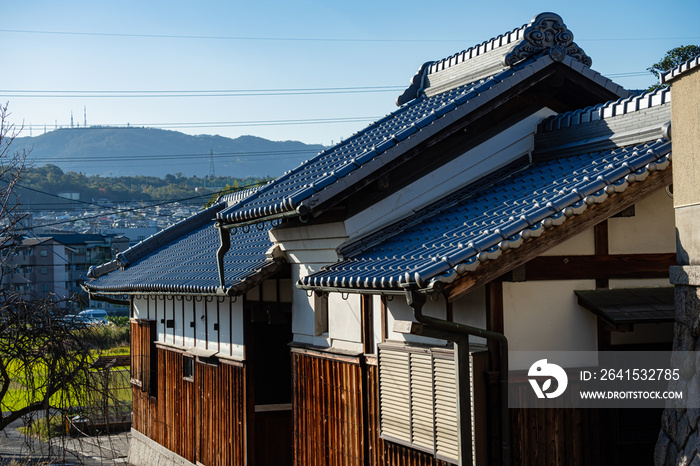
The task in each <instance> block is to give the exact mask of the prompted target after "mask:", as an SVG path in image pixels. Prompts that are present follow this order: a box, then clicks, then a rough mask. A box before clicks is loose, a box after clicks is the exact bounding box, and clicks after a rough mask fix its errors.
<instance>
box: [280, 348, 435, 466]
mask: <svg viewBox="0 0 700 466" xmlns="http://www.w3.org/2000/svg"><path fill="white" fill-rule="evenodd" d="M292 367H293V378H294V384H293V385H294V393H293V403H294V454H295V462H294V464H295V465H297V466H326V465H333V466H350V465H357V466H364V465H366V464H367V465H371V466H384V465H395V466H447V465H448V464H449V463H446V462H443V461H439V460H436V459H435V458H434V457H433V456H432V455H430V454H427V453H423V452H420V451H417V450H414V449H411V448H408V447H405V446H402V445H397V444H394V443H391V442H387V441H385V440H383V439H381V438H379V406H378V401H377V400H378V392H377V367H376V365H373V364H366V363H365V362H364V357H343V356H338V355H332V354H325V355H324V354H323V353H320V352H319V353H315V352H312V351H308V350H306V351H293V353H292Z"/></svg>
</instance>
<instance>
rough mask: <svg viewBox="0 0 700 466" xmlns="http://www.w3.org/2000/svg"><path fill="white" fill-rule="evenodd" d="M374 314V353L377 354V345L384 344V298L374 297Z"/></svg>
mask: <svg viewBox="0 0 700 466" xmlns="http://www.w3.org/2000/svg"><path fill="white" fill-rule="evenodd" d="M372 312H373V313H372V321H373V322H372V337H373V338H372V339H373V340H374V348H372V353H374V354H377V345H378V344H379V343H381V342H382V297H381V296H379V295H375V296H372Z"/></svg>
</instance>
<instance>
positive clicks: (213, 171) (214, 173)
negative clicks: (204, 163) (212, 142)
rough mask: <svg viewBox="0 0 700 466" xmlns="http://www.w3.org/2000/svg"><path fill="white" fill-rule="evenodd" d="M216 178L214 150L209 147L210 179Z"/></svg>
mask: <svg viewBox="0 0 700 466" xmlns="http://www.w3.org/2000/svg"><path fill="white" fill-rule="evenodd" d="M214 178H216V171H215V170H214V151H213V150H211V149H209V179H211V180H213V179H214Z"/></svg>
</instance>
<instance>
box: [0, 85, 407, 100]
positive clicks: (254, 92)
mask: <svg viewBox="0 0 700 466" xmlns="http://www.w3.org/2000/svg"><path fill="white" fill-rule="evenodd" d="M405 88H406V86H373V87H370V86H365V87H344V88H333V87H329V88H322V87H320V88H309V89H246V90H235V89H233V90H202V91H157V90H150V91H138V90H137V91H112V90H96V91H90V90H36V89H0V95H3V96H5V97H39V98H54V97H58V98H69V97H70V98H74V97H80V98H101V99H102V98H120V99H122V98H138V99H141V98H168V97H264V96H285V95H295V96H296V95H328V94H363V93H377V92H398V91H402V90H403V89H405Z"/></svg>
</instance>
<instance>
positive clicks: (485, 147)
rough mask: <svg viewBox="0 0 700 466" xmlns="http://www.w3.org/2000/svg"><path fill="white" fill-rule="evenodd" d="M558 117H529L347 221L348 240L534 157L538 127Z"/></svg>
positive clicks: (546, 112) (538, 114) (540, 114)
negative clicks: (519, 161)
mask: <svg viewBox="0 0 700 466" xmlns="http://www.w3.org/2000/svg"><path fill="white" fill-rule="evenodd" d="M554 113H555V112H553V111H551V110H549V109H547V108H544V109H542V110H539V111H538V112H535V113H533V114H532V115H530V116H528V117H525V118H524V119H523V120H521V121H520V122H518V123H516V124H514V125H512V126H511V127H509V128H508V129H506V130H505V131H502V132H501V133H499V134H498V135H496V136H494V137H493V138H491V139H489V140H487V141H485V142H483V143H482V144H480V145H478V146H477V147H475V148H474V149H472V150H470V151H468V152H466V153H465V154H463V155H461V156H459V157H457V158H456V159H455V160H452V161H450V162H448V163H446V164H445V165H443V166H441V167H440V168H438V169H437V170H434V171H433V172H431V173H429V174H428V175H426V176H424V177H422V178H421V179H420V180H417V181H416V182H414V183H412V184H410V185H408V186H406V187H404V188H402V189H401V190H400V191H398V192H396V193H394V194H392V195H391V196H389V197H387V198H386V199H382V200H381V201H379V202H377V203H376V204H374V205H372V206H371V207H370V208H368V209H366V210H364V211H362V212H360V213H359V214H357V215H355V216H353V217H351V218H349V219H347V220H346V221H345V230H346V232H347V234H348V236H349V237H350V238H356V237H358V236H362V235H364V234H367V233H369V232H371V231H373V230H375V229H378V228H381V227H382V226H385V225H388V224H390V223H391V222H395V221H397V220H399V219H401V218H403V217H405V216H406V215H408V214H409V213H410V212H411V211H412V210H417V209H420V208H422V207H425V206H426V205H428V204H429V203H431V202H434V201H435V200H437V199H439V198H441V197H443V196H445V195H447V194H449V193H451V192H453V191H454V190H456V189H458V188H461V187H463V186H466V185H467V184H469V183H471V182H473V181H476V180H478V179H479V178H481V177H482V176H483V175H485V174H487V173H490V172H492V171H494V170H495V169H496V168H498V167H500V166H502V165H504V164H507V163H509V162H512V161H514V160H516V159H518V158H519V157H521V156H523V155H525V154H528V153H530V152H531V151H532V148H533V143H534V139H533V135H534V131H535V127H536V125H537V123H539V122H540V121H541V120H542V119H543V118H545V117H547V116H549V115H553V114H554Z"/></svg>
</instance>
